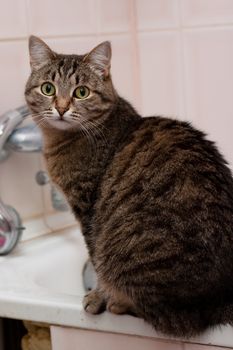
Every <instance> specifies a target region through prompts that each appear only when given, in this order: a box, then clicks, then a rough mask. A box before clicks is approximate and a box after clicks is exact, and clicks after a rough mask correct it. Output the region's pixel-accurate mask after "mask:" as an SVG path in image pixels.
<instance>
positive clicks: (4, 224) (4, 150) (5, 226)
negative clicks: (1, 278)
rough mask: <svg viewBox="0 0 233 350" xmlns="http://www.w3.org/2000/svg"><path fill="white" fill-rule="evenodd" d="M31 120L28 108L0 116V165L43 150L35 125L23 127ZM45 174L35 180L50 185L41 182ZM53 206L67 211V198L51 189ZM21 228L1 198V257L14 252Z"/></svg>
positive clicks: (18, 220)
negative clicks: (15, 156) (13, 156)
mask: <svg viewBox="0 0 233 350" xmlns="http://www.w3.org/2000/svg"><path fill="white" fill-rule="evenodd" d="M27 116H30V112H29V110H28V108H27V106H21V107H19V108H16V109H14V110H10V111H8V112H6V113H5V114H3V115H2V116H0V162H3V161H5V160H6V159H7V158H8V157H9V156H10V153H11V151H17V152H40V151H41V150H42V135H41V132H40V130H39V128H38V127H37V126H36V124H35V123H34V122H33V121H31V122H30V124H28V125H26V126H20V124H21V123H22V122H23V121H24V120H25V117H27ZM41 173H43V172H42V171H39V174H37V176H36V181H37V183H38V184H39V185H45V184H46V183H48V182H49V179H47V178H46V173H44V177H45V178H46V179H47V180H46V181H44V182H43V181H38V179H39V178H41ZM51 197H52V204H53V207H54V208H55V209H56V210H62V211H65V210H68V205H67V203H66V202H65V200H64V197H63V196H62V195H61V194H60V193H59V192H58V191H57V189H56V188H55V187H54V186H53V185H51ZM22 230H23V227H22V224H21V219H20V216H19V214H18V212H17V211H16V210H15V209H14V208H12V207H11V206H9V205H6V204H5V203H4V202H3V201H2V200H1V198H0V255H5V254H8V253H9V252H11V251H12V249H14V247H15V246H16V244H17V242H18V241H19V239H20V237H21V235H22Z"/></svg>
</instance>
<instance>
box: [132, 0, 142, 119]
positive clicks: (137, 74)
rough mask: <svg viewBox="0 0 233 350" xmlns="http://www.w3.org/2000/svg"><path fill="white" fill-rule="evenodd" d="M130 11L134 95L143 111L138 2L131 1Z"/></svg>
mask: <svg viewBox="0 0 233 350" xmlns="http://www.w3.org/2000/svg"><path fill="white" fill-rule="evenodd" d="M129 11H130V16H129V19H130V35H131V45H132V51H133V58H134V59H133V75H134V96H135V98H136V101H137V103H138V104H137V107H138V109H139V110H140V112H141V111H142V91H141V64H140V54H139V42H138V41H139V37H138V23H137V9H136V2H135V1H134V0H131V1H130V2H129Z"/></svg>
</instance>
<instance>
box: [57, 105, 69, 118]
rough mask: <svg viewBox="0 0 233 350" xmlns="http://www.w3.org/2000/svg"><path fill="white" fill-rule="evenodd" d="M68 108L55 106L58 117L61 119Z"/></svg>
mask: <svg viewBox="0 0 233 350" xmlns="http://www.w3.org/2000/svg"><path fill="white" fill-rule="evenodd" d="M68 109H69V107H60V106H56V110H57V111H58V113H59V115H60V116H61V117H62V116H63V114H65V112H67V111H68Z"/></svg>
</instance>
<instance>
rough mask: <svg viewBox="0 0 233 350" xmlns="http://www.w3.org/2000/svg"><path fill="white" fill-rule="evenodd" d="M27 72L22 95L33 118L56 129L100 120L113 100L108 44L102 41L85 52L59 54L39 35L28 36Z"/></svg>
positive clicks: (109, 46) (93, 123)
mask: <svg viewBox="0 0 233 350" xmlns="http://www.w3.org/2000/svg"><path fill="white" fill-rule="evenodd" d="M29 52H30V64H31V69H32V70H31V75H30V77H29V79H28V82H27V85H26V90H25V97H26V101H27V104H28V106H29V108H30V110H31V111H32V115H33V117H34V119H35V121H36V122H37V123H38V124H39V125H41V126H42V127H47V128H55V129H60V130H77V129H80V128H81V129H83V130H84V129H85V128H89V127H91V126H94V125H96V123H97V124H98V123H100V122H101V118H102V119H103V118H104V116H105V115H106V114H107V113H108V111H110V110H111V109H112V106H113V105H114V102H115V100H116V92H115V90H114V88H113V85H112V81H111V76H110V63H111V45H110V43H109V42H108V41H105V42H103V43H101V44H100V45H98V46H97V47H95V48H94V49H93V50H92V51H90V52H89V53H88V54H86V55H61V54H57V53H55V52H54V51H52V50H51V49H50V48H49V47H48V45H47V44H45V43H44V42H43V41H42V40H41V39H39V38H37V37H35V36H31V37H30V39H29Z"/></svg>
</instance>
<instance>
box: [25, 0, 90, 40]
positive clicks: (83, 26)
mask: <svg viewBox="0 0 233 350" xmlns="http://www.w3.org/2000/svg"><path fill="white" fill-rule="evenodd" d="M95 6H96V3H95V0H86V1H82V0H69V1H68V2H67V1H57V0H50V1H46V0H40V1H37V0H30V1H28V16H29V31H30V33H32V34H35V35H42V36H43V35H44V36H56V35H63V36H64V35H69V34H75V35H81V34H89V33H94V32H95V31H96V13H95V12H96V11H95V9H96V7H95Z"/></svg>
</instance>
